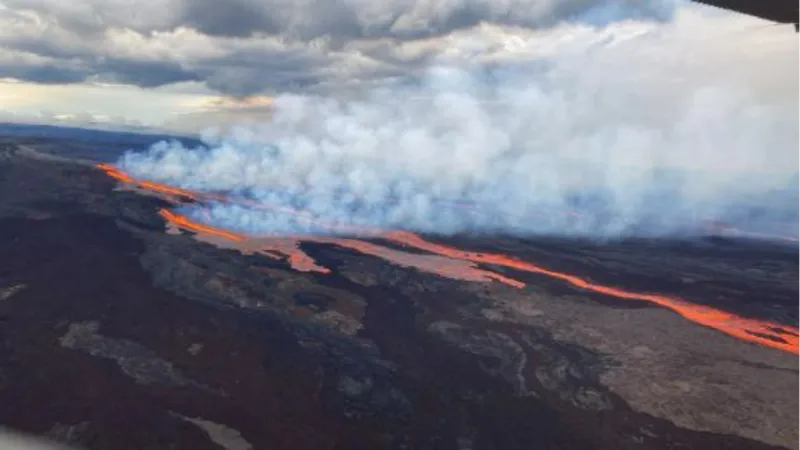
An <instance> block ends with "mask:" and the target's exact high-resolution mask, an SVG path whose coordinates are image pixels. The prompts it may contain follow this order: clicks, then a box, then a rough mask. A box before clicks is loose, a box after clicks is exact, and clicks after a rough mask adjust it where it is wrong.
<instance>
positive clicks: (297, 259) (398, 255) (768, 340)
mask: <svg viewBox="0 0 800 450" xmlns="http://www.w3.org/2000/svg"><path fill="white" fill-rule="evenodd" d="M97 167H98V168H99V169H100V170H102V171H104V172H105V173H106V174H107V175H109V176H110V177H112V178H114V179H116V180H118V181H119V182H120V183H122V184H123V185H125V186H127V187H129V188H135V189H139V190H141V191H143V192H147V193H151V194H157V195H159V196H161V197H163V198H165V199H167V200H170V201H172V202H173V203H176V204H177V203H181V202H186V201H189V202H197V203H200V204H202V202H222V203H225V202H228V203H236V204H241V205H242V206H246V207H250V208H264V209H268V210H271V211H274V212H279V213H282V214H290V215H293V216H295V217H296V218H298V219H301V220H305V221H312V222H314V223H315V225H317V226H320V227H323V228H328V229H331V230H332V231H336V232H338V234H340V235H351V236H356V238H341V237H328V236H287V237H258V236H246V235H242V234H238V233H233V232H230V231H226V230H223V229H220V228H217V227H213V226H210V225H206V224H201V223H197V222H195V221H193V220H192V219H190V218H189V217H186V216H184V215H181V214H178V213H175V212H173V211H169V210H166V209H164V210H161V216H162V217H163V218H164V220H165V222H166V223H167V225H168V226H169V227H171V228H172V229H173V230H179V229H182V230H187V231H192V232H195V233H197V235H198V238H199V239H204V240H207V241H211V242H214V243H215V244H217V245H220V246H225V247H229V248H237V249H239V250H241V251H243V252H249V253H258V254H262V255H264V256H266V257H269V258H273V259H282V258H285V259H286V261H287V262H288V263H289V264H290V265H291V266H292V267H293V268H294V269H296V270H299V271H304V272H317V273H322V274H327V273H330V270H329V269H328V268H325V267H322V266H320V265H318V264H317V263H316V262H315V261H314V259H313V258H311V257H310V256H309V255H307V254H306V253H305V252H303V251H302V250H301V249H300V247H299V244H300V242H316V243H325V244H331V245H336V246H340V247H343V248H347V249H350V250H353V251H356V252H360V253H362V254H366V255H370V256H375V257H379V258H382V259H385V260H387V261H390V262H391V263H393V264H396V265H400V266H404V267H411V268H415V269H417V270H420V271H424V272H428V273H434V274H437V275H440V276H442V277H447V278H451V279H458V280H465V281H474V282H498V283H503V284H505V285H507V286H510V287H512V288H516V289H523V288H525V286H526V283H525V282H523V281H520V280H516V279H513V278H510V277H507V276H505V275H501V274H499V273H496V272H493V271H491V270H489V269H485V268H482V267H480V265H481V264H483V265H491V266H496V267H504V268H507V269H511V270H513V271H517V272H521V273H529V274H535V275H540V276H546V277H549V278H552V279H556V280H560V281H562V282H564V283H566V284H568V285H571V286H573V287H575V288H578V289H581V290H584V291H588V292H593V293H597V294H602V295H606V296H609V297H613V298H617V299H621V300H629V301H637V302H647V303H651V304H655V305H658V306H660V307H663V308H667V309H669V310H671V311H673V312H675V313H677V314H679V315H680V316H682V317H684V318H686V319H687V320H690V321H692V322H695V323H697V324H700V325H703V326H706V327H709V328H712V329H715V330H717V331H720V332H722V333H725V334H727V335H729V336H733V337H735V338H738V339H741V340H743V341H747V342H752V343H756V344H760V345H763V346H766V347H770V348H774V349H778V350H781V351H784V352H788V353H794V354H798V353H799V344H800V339H799V336H800V334H798V329H797V328H795V327H790V326H786V325H783V324H778V323H774V322H770V321H766V320H758V319H752V318H746V317H742V316H739V315H736V314H733V313H729V312H725V311H722V310H719V309H715V308H711V307H708V306H703V305H698V304H695V303H691V302H689V301H686V300H682V299H680V298H677V297H673V296H665V295H658V294H653V293H641V292H633V291H628V290H625V289H623V288H619V287H612V286H605V285H601V284H595V283H592V282H590V281H587V280H585V279H583V278H580V277H578V276H575V275H571V274H568V273H564V272H557V271H554V270H549V269H546V268H543V267H540V266H537V265H534V264H532V263H529V262H526V261H522V260H520V259H517V258H513V257H510V256H506V255H502V254H496V253H483V252H471V251H465V250H460V249H457V248H453V247H449V246H445V245H442V244H438V243H434V242H430V241H427V240H425V239H423V238H422V237H421V236H419V235H417V234H415V233H412V232H409V231H384V230H370V229H362V228H359V229H356V228H353V227H343V226H340V225H334V224H327V223H323V222H320V221H318V220H317V219H314V218H312V217H310V216H309V214H307V213H305V212H303V211H300V210H295V209H292V208H288V207H284V206H279V205H270V204H264V203H259V202H254V201H249V200H239V199H231V198H228V197H226V196H224V195H220V194H210V193H200V192H190V191H187V190H184V189H179V188H175V187H171V186H167V185H162V184H158V183H153V182H149V181H141V180H136V179H134V178H133V177H131V176H130V175H128V174H126V173H125V172H123V171H121V170H119V169H118V168H116V167H114V166H111V165H108V164H100V165H98V166H97ZM364 236H366V237H370V238H373V239H379V240H383V241H386V242H389V243H392V244H394V245H396V246H399V247H401V248H402V247H404V248H410V249H414V250H416V251H417V253H410V252H405V251H401V250H398V249H395V248H390V247H384V246H381V245H378V244H375V243H373V242H367V241H364V240H360V239H358V238H357V237H364ZM419 251H422V252H424V254H420V253H418V252H419Z"/></svg>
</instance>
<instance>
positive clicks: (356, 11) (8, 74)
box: [0, 0, 798, 131]
mask: <svg viewBox="0 0 800 450" xmlns="http://www.w3.org/2000/svg"><path fill="white" fill-rule="evenodd" d="M619 23H627V24H628V26H627V27H625V28H624V32H617V33H610V34H609V33H602V32H597V31H596V30H603V29H609V28H613V27H615V26H617V24H619ZM630 23H641V24H642V25H641V27H638V28H637V27H631V26H630ZM653 29H662V30H670V32H669V33H665V35H669V36H671V38H670V39H672V41H675V40H680V42H681V46H678V47H669V48H668V47H666V46H663V45H662V46H661V48H656V49H655V50H654V52H661V53H658V58H669V59H670V60H673V61H674V67H675V71H676V73H675V74H673V75H674V77H673V79H674V78H675V77H677V78H680V77H683V78H691V77H698V78H701V79H702V78H703V77H705V81H706V82H708V83H714V82H715V81H720V82H726V81H727V78H728V77H734V78H735V77H740V78H741V77H745V78H746V80H747V82H748V83H751V84H757V85H758V84H760V85H763V90H764V95H789V94H791V95H793V96H794V100H793V101H794V102H795V103H796V100H797V90H796V89H797V53H798V44H797V43H798V41H797V36H796V35H795V34H794V33H793V30H792V29H791V27H790V26H787V25H784V26H775V25H773V24H770V23H769V22H765V21H762V20H759V19H755V18H750V17H746V16H741V15H737V14H733V13H729V12H727V11H722V10H717V9H714V8H710V7H706V6H698V5H694V4H691V5H689V4H686V3H684V2H681V1H679V0H650V1H632V0H608V1H596V0H442V1H426V0H381V1H375V0H303V1H298V0H137V1H133V0H0V120H20V121H31V120H33V121H43V122H62V123H92V122H96V123H101V124H114V125H123V126H131V125H133V126H138V125H142V126H146V127H154V128H166V129H173V130H181V131H197V130H202V129H204V128H206V127H208V126H212V125H215V124H227V123H233V122H242V121H256V122H257V121H259V120H263V119H264V118H266V117H267V115H268V112H269V108H270V103H271V98H272V97H274V96H275V95H278V94H281V93H287V92H291V93H303V92H312V93H319V94H323V95H332V96H348V95H359V93H361V92H365V91H369V90H371V89H373V88H374V87H376V86H381V85H385V84H387V83H413V82H414V80H415V79H417V78H418V77H420V76H421V74H423V73H425V71H426V70H427V69H428V68H430V67H432V66H437V65H445V64H446V65H451V66H459V67H464V68H467V69H470V70H473V69H474V70H481V69H485V68H497V67H509V68H519V67H530V65H531V64H535V63H536V62H537V61H544V60H546V59H547V57H548V55H549V54H550V53H552V52H561V51H569V49H570V42H572V40H574V39H575V36H576V35H579V34H581V33H586V32H588V31H586V30H595V31H592V32H593V33H595V34H594V35H593V36H596V37H597V39H606V40H608V39H623V38H624V39H628V38H630V39H636V36H635V35H636V34H637V33H639V32H641V33H647V32H649V31H652V30H653ZM632 30H633V31H632ZM636 30H640V31H636ZM620 33H623V34H625V33H627V34H629V35H630V34H631V33H633V35H632V36H629V37H625V36H622V35H621V34H620ZM581 42H582V45H585V42H586V41H585V40H583V41H581ZM598 45H600V44H598ZM695 46H696V47H697V48H698V49H699V50H698V53H696V54H692V52H691V51H689V52H685V53H684V54H678V53H677V51H679V50H680V51H682V52H683V51H686V50H687V49H693V48H695ZM655 47H658V45H655ZM718 47H719V48H720V51H719V52H717V51H716V49H717V48H718ZM732 49H735V50H732ZM700 54H702V57H703V58H717V59H718V60H719V61H718V62H719V65H720V67H722V68H724V69H725V70H724V71H723V70H720V71H718V72H715V73H714V74H710V73H707V71H706V72H703V73H693V72H692V70H693V67H694V65H693V64H694V63H696V62H697V58H698V55H700ZM695 65H696V64H695ZM705 66H707V65H704V67H705ZM714 77H722V78H721V79H720V80H715V79H714ZM748 77H749V78H748ZM792 80H793V81H792ZM776 84H777V86H778V87H775V86H776Z"/></svg>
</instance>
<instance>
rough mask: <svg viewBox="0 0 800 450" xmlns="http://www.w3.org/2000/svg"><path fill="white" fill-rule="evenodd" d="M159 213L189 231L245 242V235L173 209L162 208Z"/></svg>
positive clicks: (168, 220)
mask: <svg viewBox="0 0 800 450" xmlns="http://www.w3.org/2000/svg"><path fill="white" fill-rule="evenodd" d="M159 214H161V217H163V218H164V220H166V221H167V222H169V223H172V224H174V225H175V226H178V227H180V228H183V229H186V230H189V231H194V232H197V233H205V234H209V235H211V236H217V237H221V238H223V239H227V240H229V241H233V242H244V241H245V239H246V238H245V237H244V236H241V235H238V234H234V233H230V232H227V231H223V230H220V229H217V228H213V227H209V226H206V225H201V224H199V223H195V222H192V221H191V220H189V218H187V217H184V216H181V215H179V214H175V213H173V212H171V211H167V210H166V209H162V210H161V211H159Z"/></svg>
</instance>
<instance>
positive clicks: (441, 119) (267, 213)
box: [120, 17, 798, 238]
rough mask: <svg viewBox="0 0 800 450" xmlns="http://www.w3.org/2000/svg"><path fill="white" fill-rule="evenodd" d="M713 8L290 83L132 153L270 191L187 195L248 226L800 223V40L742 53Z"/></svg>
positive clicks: (148, 172) (545, 230) (238, 188)
mask: <svg viewBox="0 0 800 450" xmlns="http://www.w3.org/2000/svg"><path fill="white" fill-rule="evenodd" d="M704 20H706V19H702V20H701V19H698V18H697V17H691V18H687V19H686V20H682V21H679V22H678V23H675V24H673V25H665V26H654V25H643V24H641V23H635V22H626V23H623V24H618V25H615V26H611V27H608V28H605V29H602V30H598V29H594V28H589V27H585V26H581V25H567V26H562V27H557V28H556V29H554V30H550V31H541V32H536V33H532V34H529V35H526V36H525V37H524V39H523V38H520V41H521V42H522V41H524V42H522V43H519V42H518V43H517V44H515V45H519V46H522V47H523V52H521V53H524V54H526V55H527V59H517V60H513V63H512V62H509V63H508V64H497V63H494V64H493V65H492V66H491V67H487V66H485V65H480V64H477V63H476V64H475V65H474V66H473V67H467V66H461V67H458V68H456V67H438V68H432V69H430V70H428V71H426V72H425V73H424V74H421V75H420V76H418V77H416V78H414V79H413V80H407V79H406V80H403V81H402V82H397V83H395V84H393V85H392V86H386V87H384V88H381V89H374V90H372V91H370V92H369V93H368V94H366V95H364V96H362V97H360V98H358V99H352V98H350V99H347V100H342V99H335V98H330V97H328V98H323V97H315V96H298V95H291V96H282V97H278V98H276V99H275V105H274V115H273V117H272V120H271V121H270V122H268V123H263V124H261V125H258V126H248V127H240V128H236V129H234V130H232V131H231V132H230V133H225V134H223V135H215V134H213V133H209V134H208V136H206V142H207V144H208V145H207V147H206V148H198V149H187V148H184V147H182V146H180V145H179V144H177V143H160V144H158V145H155V146H154V147H152V148H151V149H149V150H148V151H147V152H145V153H128V154H126V155H125V156H124V157H123V158H122V159H121V161H120V164H121V166H122V167H123V168H124V169H125V170H127V171H129V172H131V173H132V174H133V175H135V176H138V177H141V178H145V179H150V180H154V181H161V182H168V183H171V184H175V185H178V186H180V187H184V188H188V189H194V190H201V191H224V192H228V193H230V194H231V195H236V196H240V197H243V198H247V199H251V200H255V201H257V202H258V203H260V204H263V205H269V207H267V208H259V207H254V206H253V205H252V204H249V205H243V204H238V205H236V204H216V205H213V206H212V207H211V208H209V209H204V210H202V211H201V210H197V209H194V210H190V211H188V213H189V214H192V215H194V217H195V218H196V219H197V220H200V221H204V222H210V223H213V224H215V225H218V226H222V227H225V228H228V229H233V230H240V231H245V232H248V233H254V234H283V233H305V232H319V233H322V232H326V229H325V228H324V227H320V226H319V225H318V224H319V221H323V222H327V223H339V224H347V225H357V226H368V227H379V228H405V229H411V230H417V231H425V232H437V233H456V232H503V233H514V234H524V235H530V234H558V235H580V236H592V237H601V238H605V237H615V236H625V235H632V234H634V235H664V234H681V233H695V232H698V231H699V230H700V229H701V227H704V224H705V223H706V221H708V220H719V221H722V222H726V223H729V224H731V225H734V226H736V227H739V228H743V229H747V230H751V231H761V232H770V233H784V234H787V233H788V234H791V235H797V228H798V154H797V148H798V104H797V98H798V96H797V82H796V80H797V60H796V57H797V47H796V46H797V41H796V39H795V38H794V37H793V36H792V35H791V33H789V32H787V35H786V36H785V37H781V36H779V35H770V36H771V37H770V38H769V39H767V38H766V37H764V36H766V35H762V38H763V39H762V40H761V42H760V46H759V47H753V48H752V49H751V50H743V49H746V48H747V47H746V45H747V42H749V41H747V40H746V39H747V38H749V36H747V35H746V34H745V35H742V34H736V33H733V34H724V33H722V34H719V33H717V34H715V33H714V32H713V31H705V32H703V31H700V30H704V29H705V28H703V25H706V26H713V25H714V24H713V23H711V22H708V23H704V22H703V21H704ZM708 20H709V21H710V20H711V19H708ZM698 21H700V23H698ZM698 33H699V35H698ZM743 36H744V37H743ZM770 39H772V40H771V41H770ZM780 39H785V40H786V42H788V43H791V44H786V45H784V44H782V42H783V41H780ZM792 42H793V43H792ZM770 43H771V44H773V45H769V44H770ZM751 45H752V43H751ZM787 45H788V47H787ZM787 48H788V49H789V51H786V49H787ZM787 58H788V59H787ZM276 205H279V206H281V207H283V208H284V211H276V210H275V209H274V207H275V206H276ZM286 208H294V209H302V210H303V211H306V212H307V213H309V214H311V215H313V216H314V217H316V218H317V219H318V221H317V222H316V223H317V225H313V224H309V223H308V222H305V221H303V220H301V219H299V218H298V217H296V216H293V215H291V214H286V213H285V209H286ZM702 231H703V232H705V229H704V228H703V230H702Z"/></svg>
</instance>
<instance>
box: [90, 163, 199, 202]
mask: <svg viewBox="0 0 800 450" xmlns="http://www.w3.org/2000/svg"><path fill="white" fill-rule="evenodd" d="M96 167H97V168H98V169H100V170H102V171H103V172H105V173H106V175H108V176H110V177H111V178H114V179H116V180H118V181H120V182H122V183H125V184H129V185H133V186H137V187H139V188H142V189H146V190H148V191H153V192H157V193H159V194H166V195H172V196H176V197H184V198H187V199H190V200H197V195H196V194H194V193H193V192H189V191H187V190H184V189H179V188H176V187H172V186H167V185H164V184H159V183H153V182H151V181H140V180H136V179H134V178H132V177H131V176H130V175H128V174H127V173H125V172H123V171H121V170H119V169H118V168H116V167H114V166H112V165H110V164H98V165H97V166H96Z"/></svg>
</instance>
